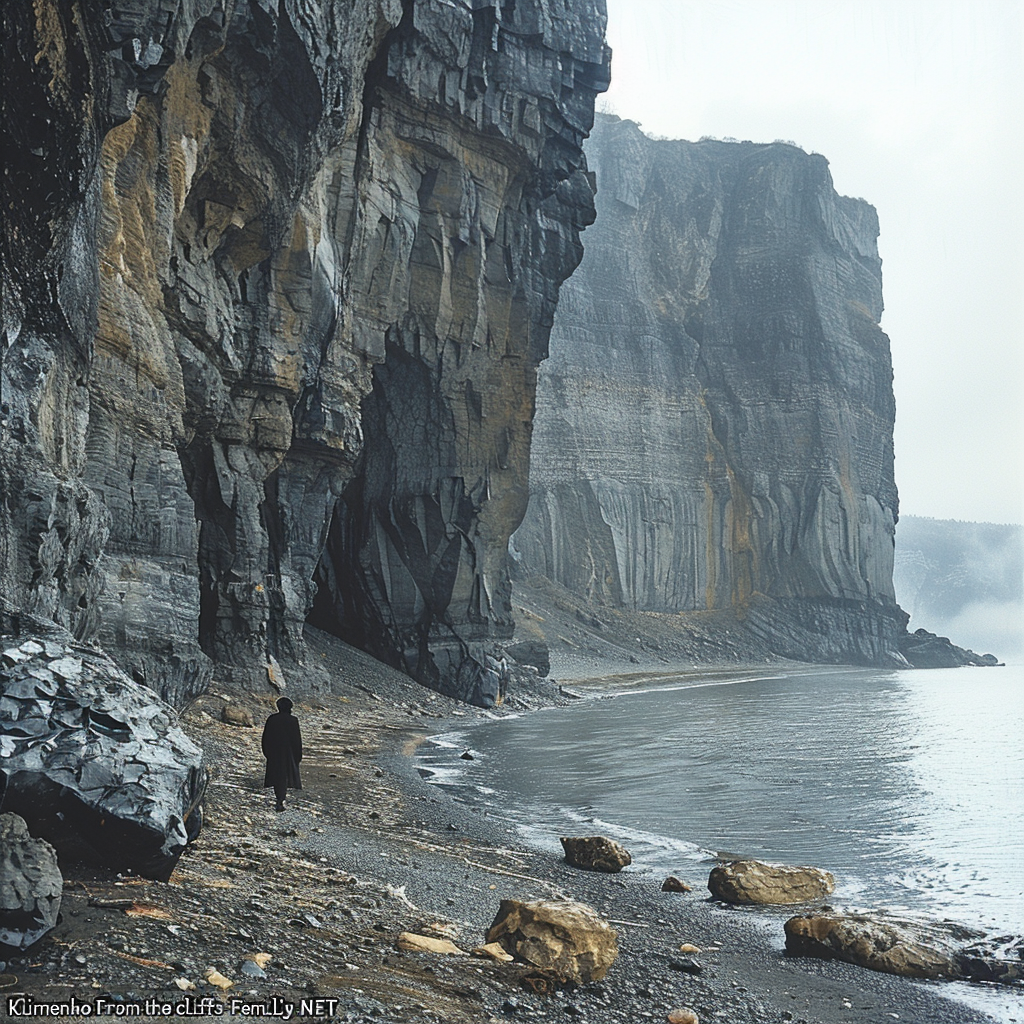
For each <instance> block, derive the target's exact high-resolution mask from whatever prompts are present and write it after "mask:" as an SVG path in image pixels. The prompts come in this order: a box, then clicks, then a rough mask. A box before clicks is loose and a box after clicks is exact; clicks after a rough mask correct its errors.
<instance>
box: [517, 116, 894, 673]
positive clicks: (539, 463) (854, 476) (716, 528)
mask: <svg viewBox="0 0 1024 1024" xmlns="http://www.w3.org/2000/svg"><path fill="white" fill-rule="evenodd" d="M587 152H588V158H589V160H590V163H591V165H592V167H593V168H594V170H595V171H596V173H597V176H598V194H597V207H598V220H597V224H596V225H595V227H594V228H592V229H591V230H590V231H588V233H587V254H586V258H585V260H584V261H583V264H582V266H581V267H580V269H579V270H578V271H577V273H576V275H575V276H574V277H573V278H572V280H571V281H570V282H569V283H568V284H567V285H566V286H565V288H564V289H563V291H562V297H561V301H560V303H559V310H558V316H557V318H556V324H555V329H554V331H553V333H552V338H551V357H550V359H549V360H548V361H547V363H545V364H544V367H543V368H542V373H541V380H540V384H539V391H538V417H537V421H536V424H535V430H534V443H533V459H532V463H531V490H532V498H531V502H530V509H529V512H528V514H527V518H526V520H525V522H524V524H523V526H522V527H521V529H520V530H519V531H518V532H517V533H516V535H515V537H514V538H513V544H514V546H515V548H517V549H518V551H519V553H520V554H521V556H522V558H523V559H524V561H525V562H526V563H527V564H528V565H529V566H530V567H531V568H532V569H534V570H537V571H541V572H543V573H545V574H547V575H549V576H551V577H552V578H554V579H556V580H558V581H559V582H561V583H564V584H565V585H566V586H568V587H570V588H571V589H573V590H575V591H577V592H578V593H581V594H585V595H587V596H588V597H589V598H590V599H592V600H594V601H597V602H607V603H609V604H613V605H619V604H621V605H625V606H627V607H631V608H637V609H644V610H656V611H681V610H690V609H716V608H724V607H732V608H734V609H736V610H737V611H738V612H740V613H741V614H742V615H744V616H745V618H746V622H747V624H748V626H749V627H750V628H753V629H755V630H757V631H759V632H761V633H763V634H764V635H766V636H767V637H769V638H770V640H771V642H772V643H773V645H774V646H775V647H776V649H777V650H779V651H780V653H785V654H789V655H792V656H798V657H804V658H816V659H826V660H854V661H871V662H874V661H885V660H887V659H888V656H889V652H891V651H895V650H896V643H895V636H896V633H897V632H898V631H900V630H901V629H902V621H903V620H902V617H901V613H900V612H899V611H898V609H896V607H895V603H894V596H893V590H892V563H893V529H894V520H895V517H896V511H897V494H896V487H895V485H894V482H893V450H892V428H893V418H894V402H893V393H892V368H891V363H890V358H889V342H888V339H887V338H886V336H885V335H884V334H883V333H882V331H881V330H880V328H879V326H878V320H879V317H880V315H881V312H882V295H881V270H880V261H879V259H878V254H877V249H876V238H877V235H878V223H877V219H876V216H875V212H874V210H873V209H872V208H871V207H870V206H868V205H867V204H866V203H864V202H862V201H859V200H851V199H846V198H843V197H840V196H838V195H837V194H836V193H835V192H834V190H833V188H832V182H831V178H830V176H829V173H828V166H827V163H826V161H825V160H824V159H823V158H822V157H820V156H808V155H807V154H805V153H803V152H802V151H800V150H798V149H796V148H794V147H791V146H786V145H771V146H758V145H753V144H748V143H744V144H728V143H717V142H704V143H697V144H692V143H685V142H655V141H652V140H650V139H648V138H646V137H645V136H643V135H642V134H641V133H640V131H639V130H638V129H637V127H636V126H635V125H634V124H632V123H630V122H626V121H619V120H618V119H609V118H602V119H600V121H599V124H598V126H597V128H596V129H595V133H594V136H593V137H592V139H591V142H590V143H589V144H588V149H587Z"/></svg>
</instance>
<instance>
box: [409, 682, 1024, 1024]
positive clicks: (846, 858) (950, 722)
mask: <svg viewBox="0 0 1024 1024" xmlns="http://www.w3.org/2000/svg"><path fill="white" fill-rule="evenodd" d="M586 692H588V693H589V694H592V695H593V694H596V699H590V700H587V701H581V702H580V704H579V705H577V706H574V707H571V708H564V709H563V708H557V709H548V710H545V711H540V712H536V713H534V714H530V715H525V716H522V717H519V718H512V719H503V720H498V721H494V722H487V723H484V724H483V725H480V726H474V727H471V728H470V729H467V730H465V731H463V732H458V733H449V734H446V735H443V736H437V737H434V738H433V740H432V741H431V742H430V743H429V744H427V745H425V746H424V747H423V748H421V752H420V754H419V757H418V760H419V762H420V767H421V769H422V770H423V771H424V774H429V775H431V776H432V778H433V780H434V781H436V782H438V783H440V784H443V785H454V786H457V787H458V788H459V790H460V791H461V792H462V793H463V794H465V795H468V797H469V798H470V799H480V800H482V801H486V803H487V804H488V806H489V807H490V808H492V813H493V809H494V808H495V807H496V806H499V807H500V808H501V809H502V810H501V813H504V814H506V815H507V816H508V817H509V818H510V819H511V820H512V821H513V822H514V823H515V824H516V825H517V827H518V828H519V830H520V831H521V832H522V833H523V835H524V836H525V837H526V838H527V839H528V840H529V841H531V842H533V843H534V844H536V845H539V846H541V847H544V848H549V849H552V850H560V847H559V844H558V836H560V835H565V834H576V835H581V834H588V833H596V832H600V833H603V834H606V835H610V836H612V837H613V838H617V839H619V840H620V841H622V842H624V843H625V845H627V846H628V848H629V849H630V850H631V852H632V854H633V858H634V870H640V871H650V872H652V873H657V874H658V875H659V876H660V875H662V874H668V873H673V874H677V875H679V876H680V877H683V878H684V879H688V880H689V881H690V883H691V884H692V885H693V886H694V888H695V889H696V888H698V887H700V886H701V885H703V884H704V881H705V879H706V871H707V868H708V865H707V861H708V858H709V855H717V854H720V853H725V854H728V855H730V856H744V857H748V856H749V857H756V858H759V859H763V860H770V861H780V862H784V863H789V864H810V865H814V866H816V867H820V868H824V869H826V870H829V871H831V872H833V874H834V875H835V876H836V893H835V895H834V896H833V897H832V899H831V901H830V902H832V903H833V904H834V905H836V906H843V907H845V908H849V909H854V908H871V907H886V908H889V909H898V910H904V911H909V912H911V913H921V914H925V915H927V916H929V917H940V918H949V919H952V920H955V921H957V922H959V923H962V924H966V925H970V926H975V927H978V928H981V929H983V930H984V931H986V932H989V933H993V932H998V933H1012V934H1016V935H1021V934H1024V667H1021V666H1008V667H1004V668H962V669H941V670H918V671H913V672H895V671H880V670H876V669H841V668H835V669H833V668H816V669H806V670H804V669H796V670H793V671H789V670H786V671H782V672H779V671H771V670H765V671H752V672H746V673H724V674H723V673H706V674H703V675H700V674H696V673H694V674H687V675H684V676H679V677H676V678H672V679H666V678H660V679H656V680H654V679H652V680H648V681H646V682H645V681H639V682H634V683H633V684H632V685H631V686H628V687H623V686H622V685H621V683H618V684H617V683H611V684H605V685H604V686H601V687H591V688H587V689H586ZM467 748H469V749H470V750H471V751H472V754H473V757H474V760H472V761H467V760H461V759H460V757H459V755H460V754H461V753H462V752H463V751H464V750H466V749H467ZM972 988H973V987H972ZM1001 1001H1005V997H1004V998H1003V999H1001ZM983 1002H985V1003H988V1002H989V1001H988V1000H983ZM986 1008H989V1007H988V1006H986ZM998 1015H999V1016H1001V1017H1002V1019H1007V1020H1009V1019H1013V1018H1012V1017H1008V1016H1003V1014H1002V1013H999V1014H998ZM1020 1019H1022V1020H1024V1013H1022V1015H1021V1018H1020Z"/></svg>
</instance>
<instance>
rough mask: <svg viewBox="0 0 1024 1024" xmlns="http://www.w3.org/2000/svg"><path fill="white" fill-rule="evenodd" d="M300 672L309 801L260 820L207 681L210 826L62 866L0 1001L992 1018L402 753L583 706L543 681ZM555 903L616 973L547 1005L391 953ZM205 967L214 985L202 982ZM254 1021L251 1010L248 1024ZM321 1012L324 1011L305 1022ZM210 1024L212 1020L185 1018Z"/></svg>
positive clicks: (255, 793) (483, 975)
mask: <svg viewBox="0 0 1024 1024" xmlns="http://www.w3.org/2000/svg"><path fill="white" fill-rule="evenodd" d="M311 665H315V667H316V668H317V669H318V670H319V672H318V673H316V675H317V678H318V679H319V680H321V682H317V681H316V680H314V683H315V685H314V687H313V692H311V693H310V694H309V695H307V696H305V697H303V696H300V695H297V694H296V695H293V696H294V698H295V700H296V712H297V714H298V716H299V719H300V722H301V724H302V729H303V736H304V742H305V745H306V748H307V754H306V757H305V759H304V760H303V763H302V772H303V783H304V786H305V788H304V789H303V790H302V791H301V792H298V793H293V794H290V798H289V801H288V810H286V811H285V812H284V813H283V814H280V815H278V814H275V813H274V811H273V797H272V796H270V795H268V794H269V791H267V792H264V791H263V789H262V757H261V755H260V753H259V735H260V726H261V725H262V719H263V717H265V715H266V714H268V713H269V712H270V710H272V704H273V695H270V694H253V693H246V692H242V691H236V690H233V689H231V688H229V687H228V686H226V685H225V684H223V683H217V682H215V683H214V685H213V686H212V687H211V690H210V692H209V693H208V694H207V695H205V696H204V697H203V698H200V700H198V701H197V702H196V703H195V704H194V705H193V706H192V707H190V708H189V709H188V711H187V713H186V714H185V715H184V716H183V720H184V724H185V726H186V728H187V730H188V732H189V733H190V735H192V736H193V738H194V739H196V740H197V741H198V742H200V743H201V744H202V746H203V747H204V749H205V750H206V752H207V757H208V758H209V761H210V764H211V767H212V769H213V772H214V774H213V778H212V782H211V787H210V797H209V802H208V816H207V824H206V826H205V827H204V830H203V832H202V834H201V835H200V837H199V839H198V840H197V841H196V842H195V843H194V844H193V845H192V846H190V847H189V848H188V850H187V851H186V853H185V854H184V855H183V857H182V859H181V861H180V862H179V865H178V868H177V869H176V871H175V873H174V875H173V876H172V878H171V881H170V882H169V883H158V882H150V881H148V880H145V879H140V878H134V877H126V878H122V877H118V876H113V875H111V874H110V873H109V872H104V871H101V870H98V869H89V868H85V867H81V866H79V867H69V866H65V871H64V874H65V895H64V905H63V908H62V921H61V923H60V924H58V926H57V928H56V929H55V930H54V931H53V932H52V933H51V934H50V935H49V936H48V937H47V938H45V939H44V940H43V941H42V942H41V943H40V944H39V946H38V947H37V948H36V949H35V950H33V951H32V952H31V955H29V956H25V957H21V958H15V959H13V960H12V961H11V962H10V963H9V964H8V965H7V966H6V967H5V968H4V969H3V971H6V972H8V973H9V974H13V975H15V976H16V977H17V987H16V988H13V989H10V990H8V991H6V992H3V993H0V996H7V995H10V994H12V993H13V992H22V993H25V994H26V995H28V996H30V997H32V998H34V999H36V1000H39V1001H42V1000H51V1001H52V1000H54V999H59V998H76V999H78V1000H79V1001H82V1000H92V1001H93V1005H94V1006H95V1005H98V1004H97V1003H96V1001H97V1000H99V999H101V998H110V999H113V1000H115V1001H116V1000H121V1005H122V1006H124V1007H128V1008H130V1007H133V1006H137V1007H139V1008H140V1009H141V1008H142V1007H143V1005H144V1001H145V1000H146V999H149V998H153V999H156V1000H158V1001H160V1002H161V1005H162V1006H163V1007H171V1010H170V1014H172V1015H178V1016H180V1015H181V1014H180V1012H179V1011H177V1009H176V1008H177V1007H181V1006H182V1005H183V1000H189V999H191V1000H193V1001H194V1002H193V1009H195V1007H197V1006H200V1005H201V1004H200V1003H199V1002H198V1001H199V1000H212V1001H213V1002H211V1003H209V1004H208V1005H210V1006H212V1005H214V1003H216V1005H217V1006H219V1007H220V1010H221V1012H222V1013H224V1015H229V1016H230V1015H233V1014H232V1013H231V1000H232V999H235V1000H238V1001H239V1006H240V1007H241V1008H240V1009H236V1011H235V1014H236V1015H243V1014H244V1015H246V1016H257V1017H259V1016H263V1017H265V1018H267V1019H269V1018H270V1017H272V1016H273V1013H272V1012H271V1011H272V1008H273V1006H275V1005H278V1004H275V1003H273V1002H272V1000H275V999H276V1000H279V1001H283V1002H282V1003H281V1005H284V1003H288V1004H290V1005H292V1006H293V1008H295V1010H294V1017H295V1019H298V1018H299V1017H300V1016H303V1014H300V1013H299V1008H301V1007H302V1006H303V1003H302V1000H314V999H321V1000H326V1001H327V1002H324V1003H321V1004H314V1003H309V1004H308V1007H307V1008H309V1009H310V1012H309V1013H307V1014H305V1016H308V1017H309V1018H311V1019H312V1018H318V1019H324V1020H328V1019H329V1020H336V1021H350V1022H356V1024H369V1022H371V1021H375V1022H380V1021H384V1022H387V1024H391V1022H395V1024H397V1022H399V1021H401V1022H403V1024H404V1022H413V1024H428V1022H429V1024H436V1022H444V1024H476V1022H480V1024H493V1022H494V1021H509V1020H529V1021H566V1022H567V1021H589V1022H591V1024H636V1022H638V1021H646V1020H651V1021H664V1020H666V1019H667V1015H668V1013H669V1012H670V1011H671V1010H673V1009H675V1008H678V1007H691V1008H693V1009H695V1010H696V1011H697V1013H698V1014H699V1016H700V1020H701V1021H702V1024H708V1022H710V1021H725V1022H726V1024H782V1022H785V1021H793V1022H797V1024H854V1022H862V1021H879V1022H884V1021H889V1020H894V1019H899V1020H900V1021H901V1022H902V1024H936V1022H938V1021H942V1022H943V1024H982V1022H985V1021H995V1020H997V1019H998V1018H994V1017H991V1016H988V1015H986V1014H985V1013H983V1012H981V1011H979V1010H975V1009H972V1008H971V1007H969V1006H968V1005H966V1004H964V1003H962V1002H959V1001H956V1000H955V999H954V997H953V995H954V993H953V990H951V989H950V987H949V986H950V985H951V984H957V983H931V982H914V981H908V980H906V979H901V978H896V977H893V976H889V975H882V974H873V973H871V972H868V971H864V970H861V969H859V968H855V967H851V966H848V965H845V964H840V963H836V962H828V963H826V962H824V961H815V960H796V959H790V958H786V957H784V956H783V955H782V953H781V951H780V950H779V949H778V948H774V947H773V945H772V943H771V941H770V939H769V938H768V937H767V936H766V934H765V928H764V926H763V925H761V924H759V923H758V920H757V918H756V916H755V914H752V913H750V912H747V911H745V910H743V909H735V910H729V909H725V908H722V907H719V906H717V905H714V904H712V903H711V902H710V900H709V898H708V896H709V894H707V893H706V891H702V886H701V879H700V878H699V877H697V874H696V872H690V875H691V877H690V878H689V879H687V881H689V883H690V884H691V885H692V886H693V891H692V892H690V893H682V894H679V893H663V892H661V891H660V881H661V879H660V877H655V876H652V875H651V874H645V873H641V872H631V871H628V870H627V871H625V872H623V873H621V874H618V875H603V874H595V873H592V872H586V871H580V870H578V869H575V868H572V867H569V866H568V865H567V864H566V863H565V862H564V860H562V859H561V857H560V856H558V855H553V854H551V853H546V852H543V851H538V850H536V849H533V848H531V847H530V846H529V844H528V843H526V842H524V841H523V839H522V837H521V836H520V835H519V834H518V833H517V832H516V830H515V828H514V826H513V825H512V824H511V823H510V822H508V821H506V820H504V819H503V818H502V816H501V815H500V813H498V811H499V809H498V808H494V807H487V806H483V805H482V806H479V807H476V806H471V805H469V804H466V803H463V802H460V801H459V800H458V799H456V798H454V797H453V796H452V794H448V793H445V792H444V790H443V789H442V788H441V787H438V786H436V785H432V784H430V783H429V782H427V781H426V780H425V779H423V778H422V777H421V776H420V774H419V773H418V772H417V770H416V763H415V761H414V759H413V757H412V756H411V754H412V751H413V750H414V747H415V744H416V743H417V742H421V741H422V739H423V738H425V737H427V736H429V735H431V734H436V733H438V732H441V731H444V730H450V729H455V728H458V727H459V726H460V725H463V724H470V723H474V727H476V726H475V723H477V722H479V721H481V720H484V719H487V718H497V717H503V716H505V715H508V714H510V713H515V714H518V713H521V712H526V711H530V710H536V709H537V708H539V707H543V706H550V705H553V704H563V705H569V704H573V703H578V701H575V700H573V699H572V698H570V697H566V696H565V695H564V694H562V693H560V692H559V683H558V682H555V681H550V682H549V681H539V680H538V681H536V682H535V683H533V684H532V685H529V686H526V687H524V688H523V689H522V690H520V691H518V692H514V693H513V694H512V696H511V698H510V700H509V701H507V702H506V705H505V707H504V708H503V709H498V710H496V711H494V712H487V711H481V710H479V709H472V708H468V707H466V706H465V705H459V704H457V703H455V702H454V701H451V700H449V699H447V698H444V697H441V696H439V695H437V694H434V693H432V692H431V691H428V690H425V689H423V688H422V687H420V686H418V685H417V684H415V683H413V682H411V681H410V680H408V679H407V678H405V677H403V676H400V675H399V674H398V673H397V672H393V671H392V670H390V669H388V668H386V667H385V666H382V665H380V663H377V662H374V661H373V659H370V658H368V657H367V656H366V655H363V654H361V653H360V652H357V651H354V650H353V649H351V648H348V647H347V646H346V645H343V644H341V643H340V642H338V641H334V640H333V639H331V638H327V637H324V636H322V635H321V636H319V637H314V638H313V643H311ZM804 667H805V668H806V666H804ZM645 668H646V666H642V667H640V670H639V671H638V673H637V674H638V675H640V674H642V673H643V670H644V669H645ZM746 668H747V666H742V665H737V664H725V665H719V666H705V667H698V668H697V671H698V672H704V673H719V672H721V673H726V672H732V673H735V672H740V673H742V672H743V671H744V670H745V669H746ZM749 668H750V669H756V670H757V671H763V670H765V669H766V668H767V669H768V670H769V671H771V670H774V669H776V668H782V667H781V666H774V665H773V666H765V665H753V666H749ZM782 670H783V671H784V670H785V669H784V668H782ZM684 671H691V670H689V669H684ZM313 674H314V673H312V672H311V673H310V675H311V676H312V675H313ZM326 680H331V682H330V688H329V689H328V684H327V683H326V682H325V681H326ZM570 685H571V684H570ZM226 705H234V706H236V707H241V708H242V709H245V710H248V711H249V712H250V714H251V716H252V719H253V721H254V727H251V728H240V727H238V726H235V725H229V724H226V723H224V722H222V721H221V720H220V718H221V712H222V709H223V708H224V707H225V706H226ZM557 896H565V897H568V898H572V899H577V900H580V901H581V902H584V903H587V904H589V905H591V906H593V907H595V909H597V910H598V911H599V912H600V913H601V914H602V915H603V916H604V917H606V918H607V919H609V920H610V921H613V922H615V924H613V927H615V928H616V931H617V932H618V937H619V949H620V954H619V959H618V961H617V962H616V963H615V964H614V965H613V966H612V968H611V970H610V971H609V973H608V976H607V977H606V978H605V979H604V981H603V982H601V983H600V984H591V985H587V986H583V987H582V988H580V989H577V990H575V991H566V992H558V993H555V994H553V995H550V996H547V997H543V996H539V995H536V994H533V993H531V992H529V991H527V990H526V989H524V987H523V985H522V977H523V975H524V974H525V973H527V972H526V969H525V968H524V967H523V966H522V965H517V964H497V963H494V962H493V961H488V960H483V959H478V958H476V957H472V956H443V957H442V956H435V955H430V954H422V953H408V952H399V951H396V949H395V940H396V939H397V936H398V934H399V933H400V932H403V931H412V932H420V931H428V930H434V931H435V932H436V931H441V932H447V933H449V934H450V935H451V937H452V938H453V940H454V941H455V942H456V943H457V944H458V945H459V946H460V947H461V948H462V949H465V950H471V949H473V948H474V947H475V946H478V945H479V944H480V943H481V942H482V941H483V933H484V931H485V930H486V928H487V927H488V926H489V924H490V923H491V921H492V919H493V917H494V915H495V913H496V911H497V908H498V903H499V901H500V900H501V899H503V898H516V899H536V898H546V897H557ZM687 943H689V944H692V945H695V946H698V947H700V949H701V950H702V952H701V953H699V954H694V957H695V959H696V960H697V961H698V964H699V965H700V968H701V973H700V974H688V973H684V972H681V971H679V970H678V969H673V967H672V964H673V962H675V961H676V960H677V958H678V956H679V947H680V945H682V944H687ZM259 954H266V959H262V958H260V959H262V963H263V966H262V967H258V971H257V970H253V969H252V968H253V967H255V966H256V964H255V962H254V961H253V959H252V958H253V957H259ZM211 968H212V969H214V970H216V971H217V972H218V974H219V976H220V977H221V978H222V979H225V980H226V981H228V982H229V983H230V987H228V988H223V987H221V983H218V982H217V976H214V975H211V976H209V978H208V977H207V973H208V971H209V970H210V969H211ZM0 973H2V971H0ZM182 983H183V984H185V985H189V986H194V988H189V989H187V990H183V988H182ZM330 1000H334V1002H330ZM2 1004H3V1007H4V1008H6V1005H7V1000H6V998H4V999H2ZM261 1006H262V1007H263V1008H264V1012H262V1013H260V1012H255V1011H253V1010H250V1012H248V1013H245V1009H244V1008H245V1007H257V1008H259V1007H261ZM317 1006H319V1007H320V1010H321V1011H322V1012H313V1009H315V1008H316V1007H317ZM328 1010H330V1012H327V1011H328ZM210 1012H211V1013H212V1012H213V1011H210ZM166 1015H168V1011H167V1010H166V1009H164V1010H162V1011H161V1013H160V1014H159V1015H156V1016H150V1015H148V1014H145V1013H138V1014H132V1016H133V1017H134V1019H142V1020H151V1019H152V1020H156V1019H161V1016H166ZM202 1015H209V1014H206V1013H201V1012H199V1011H195V1012H194V1013H193V1014H192V1015H191V1016H195V1017H198V1016H202ZM216 1015H221V1013H217V1014H216ZM897 1015H898V1016H897ZM34 1016H35V1017H36V1019H40V1020H45V1019H53V1020H67V1019H68V1018H67V1017H66V1016H65V1017H61V1016H53V1017H47V1016H45V1015H40V1014H35V1015H34ZM92 1016H93V1017H94V1019H117V1018H116V1017H115V1016H113V1015H111V1016H108V1017H102V1016H100V1015H98V1014H93V1015H92ZM279 1018H280V1015H278V1019H279ZM1021 1018H1022V1019H1024V1014H1022V1015H1021Z"/></svg>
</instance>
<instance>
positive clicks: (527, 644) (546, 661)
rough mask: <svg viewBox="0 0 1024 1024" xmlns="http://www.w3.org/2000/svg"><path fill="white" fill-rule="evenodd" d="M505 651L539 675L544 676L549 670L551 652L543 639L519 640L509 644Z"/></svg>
mask: <svg viewBox="0 0 1024 1024" xmlns="http://www.w3.org/2000/svg"><path fill="white" fill-rule="evenodd" d="M505 653H506V654H507V655H508V656H509V657H510V658H512V659H513V660H514V661H516V662H518V663H519V664H520V665H530V666H531V667H532V668H535V669H536V670H537V675H539V676H546V675H547V674H548V673H549V672H550V671H551V654H550V652H549V651H548V645H547V644H546V643H544V641H543V640H520V641H519V642H518V643H514V644H509V646H508V647H506V648H505Z"/></svg>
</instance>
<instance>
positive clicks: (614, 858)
mask: <svg viewBox="0 0 1024 1024" xmlns="http://www.w3.org/2000/svg"><path fill="white" fill-rule="evenodd" d="M560 842H561V844H562V849H563V850H564V851H565V859H566V862H567V863H569V864H571V865H572V866H573V867H574V868H583V869H584V870H585V871H607V872H608V873H609V874H614V873H615V872H616V871H621V870H622V869H623V868H624V867H626V866H627V865H629V864H632V863H633V858H632V856H630V853H629V850H627V849H626V848H625V847H624V846H622V845H621V844H620V843H617V842H615V840H614V839H609V838H608V837H607V836H577V837H575V838H567V837H565V836H563V837H562V839H561V840H560Z"/></svg>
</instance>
